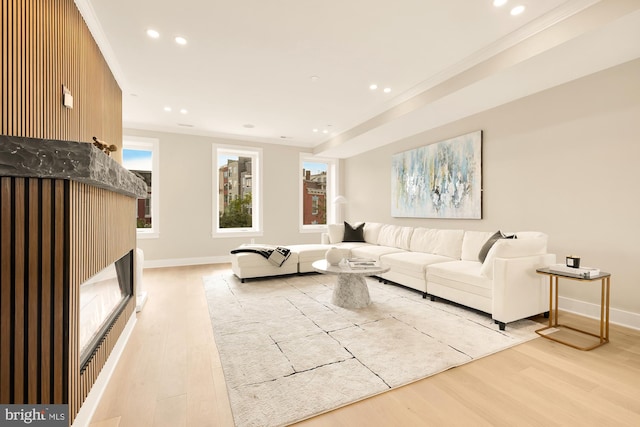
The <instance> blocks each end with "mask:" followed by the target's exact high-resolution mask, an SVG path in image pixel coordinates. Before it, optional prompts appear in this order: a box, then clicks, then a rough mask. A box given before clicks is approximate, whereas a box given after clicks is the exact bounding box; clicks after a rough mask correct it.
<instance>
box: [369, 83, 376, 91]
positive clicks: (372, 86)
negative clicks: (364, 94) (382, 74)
mask: <svg viewBox="0 0 640 427" xmlns="http://www.w3.org/2000/svg"><path fill="white" fill-rule="evenodd" d="M369 89H371V90H376V89H378V85H377V84H372V85H371V86H369Z"/></svg>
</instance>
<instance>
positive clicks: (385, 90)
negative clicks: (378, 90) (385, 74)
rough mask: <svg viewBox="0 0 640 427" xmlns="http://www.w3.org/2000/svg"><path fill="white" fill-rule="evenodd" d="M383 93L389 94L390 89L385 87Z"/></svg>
mask: <svg viewBox="0 0 640 427" xmlns="http://www.w3.org/2000/svg"><path fill="white" fill-rule="evenodd" d="M383 92H384V93H389V92H391V88H390V87H385V88H384V91H383Z"/></svg>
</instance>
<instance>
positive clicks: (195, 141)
mask: <svg viewBox="0 0 640 427" xmlns="http://www.w3.org/2000/svg"><path fill="white" fill-rule="evenodd" d="M124 133H125V135H130V136H143V137H149V138H157V139H158V140H159V141H160V237H159V238H158V239H138V247H140V248H141V249H142V250H143V251H144V257H145V265H147V266H163V265H184V264H197V263H209V262H224V261H228V260H229V251H230V250H231V249H234V248H236V247H237V246H238V245H240V244H241V243H249V241H250V238H249V237H247V238H212V237H211V232H212V212H213V205H212V200H213V199H212V197H213V193H214V188H213V187H214V181H213V172H212V171H213V170H214V169H215V168H214V166H213V158H212V150H213V143H217V144H224V145H237V146H241V145H242V146H250V147H261V148H262V149H263V161H262V166H263V201H264V203H263V206H264V207H263V209H264V210H263V215H264V236H263V237H255V242H256V243H269V244H296V243H318V242H320V235H319V233H300V232H299V231H298V230H299V227H298V218H299V200H300V199H299V197H298V191H299V182H298V181H299V177H300V171H299V166H300V152H301V150H300V149H298V148H291V147H285V146H282V145H273V144H258V143H251V142H242V141H235V140H222V139H216V138H207V137H200V136H192V135H181V134H172V133H163V132H150V131H140V130H134V129H125V131H124ZM155 190H156V189H155V188H154V191H155Z"/></svg>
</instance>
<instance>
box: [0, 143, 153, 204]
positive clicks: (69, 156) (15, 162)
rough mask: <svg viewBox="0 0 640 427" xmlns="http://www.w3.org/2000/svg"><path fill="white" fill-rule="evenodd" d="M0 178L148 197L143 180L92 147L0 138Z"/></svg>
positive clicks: (88, 144) (86, 144)
mask: <svg viewBox="0 0 640 427" xmlns="http://www.w3.org/2000/svg"><path fill="white" fill-rule="evenodd" d="M0 176H14V177H23V178H57V179H69V180H73V181H78V182H82V183H85V184H91V185H94V186H96V187H100V188H104V189H107V190H111V191H115V192H117V193H121V194H125V195H127V196H130V197H134V198H141V199H144V198H146V197H147V185H146V184H145V182H144V181H143V180H142V179H140V178H139V177H138V176H136V175H135V174H134V173H132V172H130V171H129V170H127V169H126V168H124V167H123V166H122V165H120V164H119V163H118V162H116V161H115V160H113V159H112V158H111V157H109V156H107V155H106V154H104V153H103V152H102V151H100V150H99V149H98V148H96V147H95V146H94V145H93V144H90V143H83V142H74V141H57V140H48V139H46V140H45V139H36V138H23V137H16V136H6V135H0Z"/></svg>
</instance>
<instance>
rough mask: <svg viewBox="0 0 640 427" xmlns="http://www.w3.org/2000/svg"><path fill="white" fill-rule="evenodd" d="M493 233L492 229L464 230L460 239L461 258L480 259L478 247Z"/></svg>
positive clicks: (464, 259)
mask: <svg viewBox="0 0 640 427" xmlns="http://www.w3.org/2000/svg"><path fill="white" fill-rule="evenodd" d="M493 234H494V233H493V231H465V232H464V238H463V239H462V256H461V258H462V260H463V261H480V259H479V258H478V254H480V249H482V246H483V245H484V244H485V242H486V241H487V240H489V238H490V237H491V236H493Z"/></svg>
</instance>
